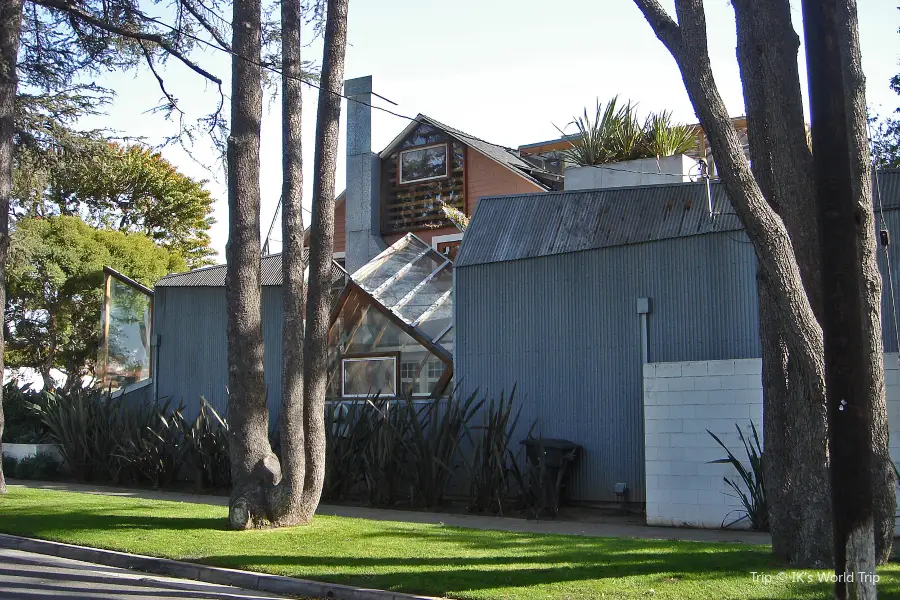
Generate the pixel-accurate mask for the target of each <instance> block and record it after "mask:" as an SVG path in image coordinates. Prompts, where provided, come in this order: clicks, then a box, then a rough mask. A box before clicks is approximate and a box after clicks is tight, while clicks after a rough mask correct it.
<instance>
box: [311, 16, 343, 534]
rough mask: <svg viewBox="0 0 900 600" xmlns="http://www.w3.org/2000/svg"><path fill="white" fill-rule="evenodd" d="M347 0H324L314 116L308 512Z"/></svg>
mask: <svg viewBox="0 0 900 600" xmlns="http://www.w3.org/2000/svg"><path fill="white" fill-rule="evenodd" d="M347 4H348V0H328V8H327V10H328V13H327V16H326V22H325V49H324V56H323V60H322V76H321V90H320V92H319V106H318V115H317V119H316V152H315V173H314V179H313V208H312V230H311V232H310V242H309V246H310V255H309V262H310V265H309V297H308V298H307V306H306V318H307V321H306V343H305V346H304V356H303V361H304V367H305V369H306V373H305V380H304V382H303V384H304V398H305V406H304V422H305V425H306V440H305V443H306V483H305V486H304V490H303V507H304V510H305V511H307V512H308V513H309V517H310V518H312V511H315V508H316V506H318V504H319V499H320V498H321V496H322V484H323V482H324V480H325V388H326V385H327V382H328V372H327V353H328V326H329V324H330V323H329V317H330V313H331V298H330V296H331V262H332V252H333V251H334V179H335V168H336V164H337V152H338V120H339V119H340V115H341V95H340V94H341V90H342V87H343V81H344V54H345V51H346V46H347Z"/></svg>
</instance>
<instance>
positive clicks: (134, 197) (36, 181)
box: [11, 88, 213, 268]
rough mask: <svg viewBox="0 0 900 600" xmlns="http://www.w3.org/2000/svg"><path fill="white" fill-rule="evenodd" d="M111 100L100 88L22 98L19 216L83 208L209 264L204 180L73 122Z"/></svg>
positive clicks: (16, 179) (101, 222)
mask: <svg viewBox="0 0 900 600" xmlns="http://www.w3.org/2000/svg"><path fill="white" fill-rule="evenodd" d="M107 100H108V96H106V95H105V90H102V89H100V88H91V89H89V90H85V89H81V90H77V91H71V92H63V93H58V94H40V95H28V94H20V95H19V96H18V97H17V99H16V105H17V106H16V120H15V124H16V131H15V171H14V175H13V184H14V185H13V198H12V207H11V208H12V211H13V213H14V215H15V216H17V217H19V218H21V217H36V216H50V215H54V214H63V215H76V216H79V217H81V218H82V219H84V220H85V221H86V222H87V223H89V224H90V225H93V226H95V227H102V228H108V229H117V230H121V231H126V232H140V233H144V234H145V235H147V236H149V237H150V238H151V239H152V240H153V241H155V242H156V243H157V244H159V245H161V246H164V247H166V248H168V249H169V250H172V251H173V252H177V253H179V254H180V255H181V256H183V257H184V259H185V262H186V263H187V265H188V266H189V267H192V268H193V267H199V266H203V265H204V264H209V263H210V257H211V255H212V254H213V251H212V249H211V248H210V246H209V242H210V240H209V234H208V231H209V228H210V226H211V225H212V223H213V219H212V217H211V213H212V198H211V196H210V194H209V191H208V190H206V189H205V187H204V184H205V182H203V181H195V180H193V179H191V178H190V177H187V176H186V175H183V174H182V173H180V172H178V170H177V169H176V168H175V167H174V166H173V165H172V164H171V163H169V162H168V161H166V160H165V159H164V158H163V157H162V156H161V155H160V154H159V153H157V152H154V151H152V150H149V149H147V148H145V147H143V146H139V145H131V146H122V145H120V144H117V143H114V142H110V141H108V140H107V139H106V138H105V136H104V135H103V133H102V132H98V131H79V130H76V129H74V128H73V127H72V123H73V122H74V121H75V120H77V119H78V118H80V117H82V116H84V115H88V114H95V113H97V112H98V111H99V110H100V109H101V108H102V106H103V104H104V103H105V102H106V101H107Z"/></svg>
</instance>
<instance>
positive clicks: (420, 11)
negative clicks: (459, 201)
mask: <svg viewBox="0 0 900 600" xmlns="http://www.w3.org/2000/svg"><path fill="white" fill-rule="evenodd" d="M663 4H664V5H667V6H668V7H669V8H670V9H671V6H672V4H673V2H672V0H668V1H664V2H663ZM792 4H793V5H794V8H793V16H794V20H795V27H796V28H798V29H799V20H800V8H799V2H797V1H795V2H793V3H792ZM706 7H707V8H706V10H707V21H708V28H709V38H710V39H709V47H710V56H711V58H712V62H713V69H714V71H715V75H716V81H717V83H718V86H719V90H720V92H721V94H722V96H723V98H724V99H725V102H726V105H727V106H728V109H729V111H730V112H731V113H732V115H735V116H737V115H740V114H743V112H744V109H743V99H742V95H741V86H740V79H739V77H738V68H737V62H736V59H735V33H734V14H733V11H732V9H731V7H730V5H729V3H728V2H727V0H710V1H707V2H706ZM859 11H860V13H859V19H860V37H861V41H862V49H863V68H864V71H865V74H866V77H867V84H868V88H867V89H868V100H869V104H870V106H872V107H873V108H875V109H876V110H878V111H881V112H888V111H890V110H892V109H893V108H895V107H897V106H898V105H900V98H898V97H897V96H896V95H895V94H894V93H893V92H892V91H891V90H890V89H889V88H888V81H889V79H890V77H891V76H892V75H894V74H895V73H897V72H898V71H900V67H898V58H900V34H898V33H897V29H898V27H900V11H898V10H897V7H896V3H895V2H893V1H890V2H889V1H887V0H863V1H862V2H860V7H859ZM349 14H350V22H349V35H348V37H349V45H348V48H347V65H346V77H347V78H352V77H360V76H364V75H372V76H373V78H374V89H375V91H376V92H377V93H379V94H381V95H382V96H385V97H387V98H389V99H391V100H392V101H394V102H396V103H398V105H399V106H397V107H391V106H390V105H388V104H387V103H383V102H381V101H376V104H378V103H381V104H382V105H383V106H385V107H388V108H391V109H393V110H395V111H397V112H400V113H402V114H405V115H409V116H415V115H416V114H417V113H419V112H421V113H424V114H427V115H429V116H432V117H434V118H436V119H438V120H439V121H442V122H444V123H447V124H448V125H452V126H454V127H456V128H458V129H461V130H463V131H465V132H467V133H469V134H472V135H475V136H478V137H481V138H483V139H486V140H488V141H491V142H494V143H498V144H504V145H508V146H512V147H515V146H518V145H520V144H525V143H529V142H535V141H541V140H547V139H552V138H554V137H558V131H557V129H556V126H559V127H563V128H564V127H565V126H566V125H567V124H568V123H569V122H570V121H571V120H572V117H573V116H574V115H576V114H578V113H580V112H581V111H582V110H583V109H584V107H585V106H590V107H593V105H594V103H595V100H596V98H598V97H599V98H600V99H601V100H606V99H608V98H610V97H611V96H613V95H616V94H619V95H620V96H621V97H623V98H631V99H632V100H635V101H637V102H638V103H639V107H640V110H642V111H651V110H661V109H667V110H671V111H673V112H674V115H675V118H676V119H678V120H682V121H689V122H693V121H695V118H694V112H693V109H692V108H691V105H690V102H689V101H688V99H687V95H686V94H685V91H684V85H683V83H682V81H681V77H680V75H679V73H678V69H677V67H676V66H675V63H674V61H673V60H672V58H671V57H670V55H669V54H668V52H667V51H666V50H665V48H664V47H663V46H662V44H661V43H660V42H659V41H658V40H657V39H656V38H655V37H654V35H653V33H652V32H651V30H650V27H649V26H648V25H647V23H646V22H645V21H644V20H643V18H642V16H641V14H640V12H639V11H638V9H637V8H636V7H635V6H634V4H633V2H632V1H631V0H604V1H602V2H598V1H597V0H566V1H562V2H559V3H547V2H545V1H538V0H455V1H454V2H451V3H447V2H435V1H433V0H350V13H349ZM159 15H160V16H161V17H162V18H165V17H167V16H168V15H166V14H165V13H164V12H163V13H159ZM228 16H230V15H228ZM305 52H306V56H305V58H308V59H311V60H315V61H316V62H319V61H320V60H321V43H320V42H319V43H313V44H312V45H311V46H309V47H308V48H306V49H305ZM802 52H803V51H802V49H801V59H802ZM196 58H197V60H198V62H201V63H202V64H203V65H204V66H205V67H206V68H208V69H209V70H211V71H213V72H215V73H216V74H217V75H220V76H221V77H222V78H223V79H224V80H225V89H226V93H227V91H228V85H229V84H228V76H229V73H230V57H229V56H228V55H226V54H222V53H217V52H214V51H212V50H207V51H199V52H198V53H197V54H196ZM164 72H165V75H166V79H167V86H168V88H169V89H170V90H171V91H172V92H173V93H174V94H175V95H176V96H177V97H179V99H180V100H181V103H182V106H183V107H184V108H185V109H186V110H187V112H188V114H189V116H194V117H198V116H201V115H203V114H205V113H206V112H209V111H210V110H211V109H212V107H214V105H215V103H216V99H217V95H216V93H215V91H214V89H213V88H211V87H210V86H209V85H207V84H205V83H204V81H203V80H201V79H200V78H198V77H197V76H196V75H194V74H193V73H191V72H190V71H188V70H187V69H185V68H184V67H182V66H180V65H178V64H176V63H175V62H174V61H171V60H170V61H169V63H168V64H167V65H166V66H165V68H164ZM805 77H806V74H805V69H803V60H801V78H804V79H805ZM97 79H98V82H100V83H102V84H103V85H105V86H107V87H111V88H113V89H115V90H116V91H117V93H118V97H117V99H116V102H115V104H114V105H113V106H112V107H111V108H110V109H109V111H108V114H107V115H105V116H104V117H97V118H91V119H88V120H85V122H84V123H83V125H84V126H85V127H107V128H110V129H114V130H117V131H119V132H121V133H122V134H125V135H130V136H143V137H145V138H146V139H147V141H148V142H150V143H159V142H160V141H161V140H162V138H163V137H165V136H166V135H167V134H170V133H171V132H173V131H174V130H175V125H174V124H173V123H169V122H166V121H165V120H164V119H163V118H162V117H161V116H160V115H155V114H149V113H148V112H147V111H148V109H150V108H152V107H153V106H156V105H157V104H159V97H160V93H159V90H158V88H157V86H156V82H155V80H154V79H153V77H152V76H151V75H150V74H149V73H147V72H139V73H137V74H135V73H124V74H121V73H113V74H108V75H106V76H103V77H98V78H97ZM804 89H805V81H804ZM316 99H317V96H316V93H315V90H314V89H310V88H307V89H306V93H305V95H304V103H305V104H304V109H305V113H304V131H303V135H304V143H305V154H306V156H305V162H306V170H307V173H309V175H308V179H307V181H306V188H307V193H306V194H305V204H306V205H307V206H308V205H309V200H310V198H309V193H308V190H309V187H310V185H311V183H312V182H311V177H312V176H311V173H312V158H313V156H312V154H313V153H312V144H313V139H314V135H315V106H316ZM279 108H280V105H279V102H278V101H277V100H275V101H267V102H266V104H265V105H264V117H263V139H262V173H261V178H262V194H263V206H262V219H263V229H264V230H265V229H267V227H268V220H270V219H271V217H272V215H273V213H274V211H275V206H276V204H277V202H278V196H279V192H280V187H281V167H280V165H281V157H280V152H281V134H280V122H279V121H280V110H279ZM407 123H408V122H407V121H404V120H402V119H400V118H397V117H394V116H391V115H388V114H385V113H381V112H379V111H375V113H374V115H373V146H374V148H373V149H374V150H376V151H378V150H381V149H382V148H383V147H384V146H385V145H386V144H387V143H388V142H390V140H391V139H393V137H394V136H395V135H396V134H397V133H399V132H400V131H401V130H402V129H403V127H405V126H406V124H407ZM341 135H342V141H343V135H344V130H343V122H342V132H341ZM163 154H164V155H165V156H166V157H167V158H168V159H169V160H171V161H172V162H173V163H175V164H176V165H177V166H178V167H179V168H180V169H181V170H182V171H184V172H186V173H188V174H189V175H191V176H194V177H197V178H202V179H209V180H210V182H209V188H210V190H211V191H212V193H213V195H214V197H215V198H216V204H215V217H216V219H217V221H218V223H217V224H216V225H215V226H214V228H213V231H212V242H213V246H214V248H215V249H216V250H217V251H218V252H219V253H220V258H222V257H223V256H224V248H225V242H226V240H227V219H228V214H227V202H226V191H225V187H224V177H223V175H222V174H221V173H220V172H218V171H215V172H212V173H211V172H210V171H208V170H206V169H205V168H204V167H202V166H200V164H198V162H199V163H205V164H212V163H213V162H214V158H215V154H214V152H213V150H212V147H211V145H209V144H206V143H204V142H203V141H202V140H201V141H200V142H199V143H197V144H196V145H195V146H194V147H192V148H190V149H189V150H188V151H185V150H184V149H181V148H177V147H170V148H166V149H165V150H164V151H163ZM337 177H338V179H337V181H338V183H337V188H338V191H340V190H342V189H343V187H344V186H343V182H344V161H343V147H342V148H341V157H340V159H339V163H338V174H337ZM275 237H276V238H278V239H280V237H281V236H280V235H279V234H276V236H275Z"/></svg>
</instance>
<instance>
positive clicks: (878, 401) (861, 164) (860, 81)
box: [839, 0, 897, 564]
mask: <svg viewBox="0 0 900 600" xmlns="http://www.w3.org/2000/svg"><path fill="white" fill-rule="evenodd" d="M856 5H857V2H856V0H845V1H844V2H841V3H840V16H839V22H840V23H844V27H841V28H840V31H839V33H840V36H841V50H842V54H843V55H844V56H843V59H844V60H843V61H842V63H841V64H842V66H843V69H842V73H843V78H844V82H845V85H846V88H847V91H846V99H845V102H846V107H847V117H848V119H847V130H848V131H847V133H848V138H849V141H850V144H849V146H850V166H851V174H852V177H851V184H852V191H853V202H854V205H855V211H854V216H855V217H856V220H855V221H854V222H855V224H856V228H857V250H856V252H857V256H858V257H859V259H860V263H861V266H862V271H861V275H860V289H859V292H860V295H861V297H862V301H863V314H862V318H863V332H864V333H863V338H862V341H863V348H862V352H863V353H864V355H865V356H866V358H867V360H866V361H865V366H864V369H863V373H864V374H863V377H864V379H865V380H866V382H867V388H868V391H867V396H868V398H869V406H870V415H869V419H870V427H869V432H870V434H871V439H870V441H869V445H870V447H871V449H872V455H873V460H872V465H871V469H872V470H871V473H870V474H869V480H870V481H871V482H872V503H873V505H872V508H873V515H874V535H875V560H876V562H877V563H878V564H884V563H886V562H887V560H888V559H889V558H890V556H891V551H892V549H893V543H894V515H895V514H896V510H897V495H896V491H897V487H896V480H895V475H894V467H893V464H892V462H891V455H890V450H889V443H888V442H889V440H888V438H889V428H888V417H887V398H886V397H885V389H884V337H883V332H882V329H881V290H882V282H881V272H880V271H879V270H878V263H877V260H876V256H877V253H878V242H877V240H876V239H875V217H874V214H873V205H872V179H871V167H870V165H871V164H872V162H871V157H870V155H869V137H868V130H867V119H866V117H867V115H866V88H865V76H864V75H863V72H862V57H861V53H860V47H859V23H858V19H857V10H856Z"/></svg>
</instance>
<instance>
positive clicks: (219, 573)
mask: <svg viewBox="0 0 900 600" xmlns="http://www.w3.org/2000/svg"><path fill="white" fill-rule="evenodd" d="M0 548H4V549H8V550H20V551H22V552H33V553H36V554H47V555H50V556H58V557H60V558H68V559H71V560H80V561H84V562H90V563H96V564H101V565H105V566H108V567H118V568H120V569H131V570H134V571H143V572H145V573H153V574H155V575H168V576H170V577H178V578H181V579H193V580H195V581H203V582H205V583H213V584H217V585H229V586H232V587H239V588H244V589H247V590H257V591H260V592H270V593H273V594H286V595H290V596H306V597H312V598H334V599H335V600H437V599H436V598H434V597H432V596H416V595H414V594H403V593H400V592H388V591H384V590H370V589H367V588H358V587H353V586H349V585H340V584H337V583H322V582H318V581H310V580H307V579H295V578H293V577H284V576H281V575H268V574H266V573H254V572H251V571H239V570H237V569H223V568H220V567H208V566H206V565H200V564H196V563H188V562H182V561H178V560H171V559H168V558H154V557H152V556H142V555H139V554H126V553H124V552H116V551H114V550H101V549H99V548H87V547H84V546H75V545H72V544H63V543H62V542H48V541H45V540H36V539H32V538H26V537H19V536H17V535H7V534H0Z"/></svg>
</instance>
